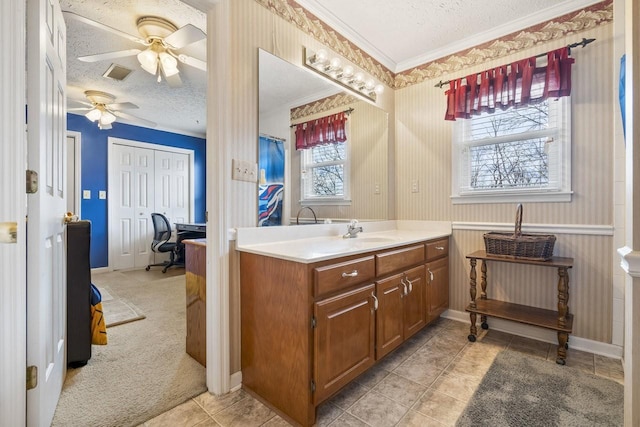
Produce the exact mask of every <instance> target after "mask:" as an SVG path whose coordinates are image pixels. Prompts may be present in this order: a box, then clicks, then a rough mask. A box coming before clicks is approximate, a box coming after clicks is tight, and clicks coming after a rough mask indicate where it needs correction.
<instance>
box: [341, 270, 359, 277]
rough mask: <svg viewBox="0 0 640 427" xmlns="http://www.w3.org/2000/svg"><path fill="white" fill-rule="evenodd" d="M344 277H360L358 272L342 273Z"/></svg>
mask: <svg viewBox="0 0 640 427" xmlns="http://www.w3.org/2000/svg"><path fill="white" fill-rule="evenodd" d="M342 277H358V270H353V271H352V272H351V273H342Z"/></svg>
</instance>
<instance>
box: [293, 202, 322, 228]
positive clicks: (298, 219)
mask: <svg viewBox="0 0 640 427" xmlns="http://www.w3.org/2000/svg"><path fill="white" fill-rule="evenodd" d="M305 209H309V210H310V211H311V213H312V214H313V223H314V224H317V223H318V218H317V217H316V213H315V212H314V211H313V209H311V208H310V207H309V206H303V207H301V208H300V210H299V211H298V215H296V224H297V225H300V212H302V211H303V210H305Z"/></svg>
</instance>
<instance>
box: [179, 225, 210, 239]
mask: <svg viewBox="0 0 640 427" xmlns="http://www.w3.org/2000/svg"><path fill="white" fill-rule="evenodd" d="M175 225H176V232H178V233H180V232H182V231H191V232H195V233H202V234H203V236H201V237H204V235H206V234H207V224H205V223H200V222H194V223H179V222H176V224H175Z"/></svg>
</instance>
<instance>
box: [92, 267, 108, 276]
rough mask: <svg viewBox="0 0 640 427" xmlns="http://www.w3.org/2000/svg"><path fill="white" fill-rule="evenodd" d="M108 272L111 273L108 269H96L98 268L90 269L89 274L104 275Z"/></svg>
mask: <svg viewBox="0 0 640 427" xmlns="http://www.w3.org/2000/svg"><path fill="white" fill-rule="evenodd" d="M108 271H111V269H110V268H109V267H98V268H92V269H91V273H92V274H93V273H106V272H108Z"/></svg>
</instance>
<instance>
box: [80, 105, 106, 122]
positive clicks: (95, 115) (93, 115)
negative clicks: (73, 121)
mask: <svg viewBox="0 0 640 427" xmlns="http://www.w3.org/2000/svg"><path fill="white" fill-rule="evenodd" d="M101 115H102V113H101V112H100V110H98V109H97V108H94V109H93V110H91V111H89V112H88V113H87V114H85V115H84V116H85V117H86V118H87V119H89V120H91V121H92V122H95V121H96V120H98V119H99V118H100V116H101Z"/></svg>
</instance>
